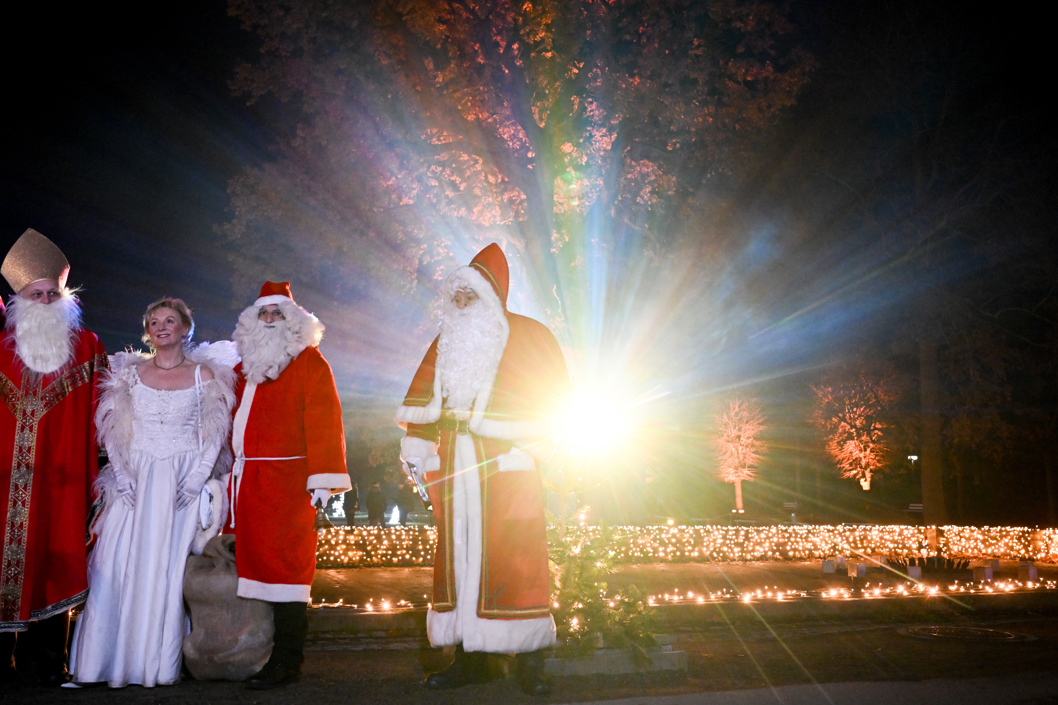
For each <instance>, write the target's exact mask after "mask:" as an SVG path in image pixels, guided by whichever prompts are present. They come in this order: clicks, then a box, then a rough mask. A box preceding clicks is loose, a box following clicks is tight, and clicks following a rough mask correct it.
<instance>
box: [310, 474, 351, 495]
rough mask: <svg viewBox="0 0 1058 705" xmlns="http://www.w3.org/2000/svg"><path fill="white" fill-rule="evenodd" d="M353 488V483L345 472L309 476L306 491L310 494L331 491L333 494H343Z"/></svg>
mask: <svg viewBox="0 0 1058 705" xmlns="http://www.w3.org/2000/svg"><path fill="white" fill-rule="evenodd" d="M352 487H353V483H352V482H350V481H349V475H348V474H347V473H344V472H321V473H318V474H316V475H309V479H308V482H306V483H305V489H306V490H307V491H309V492H312V491H313V490H330V491H331V494H341V493H342V492H345V491H346V490H349V489H352Z"/></svg>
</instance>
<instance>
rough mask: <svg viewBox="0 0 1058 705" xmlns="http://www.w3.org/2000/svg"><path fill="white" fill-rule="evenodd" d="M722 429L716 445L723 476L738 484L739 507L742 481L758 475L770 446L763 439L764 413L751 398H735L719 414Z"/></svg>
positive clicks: (739, 506)
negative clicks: (761, 462) (762, 460)
mask: <svg viewBox="0 0 1058 705" xmlns="http://www.w3.org/2000/svg"><path fill="white" fill-rule="evenodd" d="M716 426H717V430H718V432H719V437H718V438H717V442H716V448H717V453H718V456H719V460H720V463H719V470H718V473H719V475H720V479H722V480H723V481H724V482H730V483H733V484H734V485H735V511H736V512H738V513H740V514H741V513H742V512H743V511H745V510H744V509H743V506H742V483H743V482H744V481H748V480H752V479H753V478H754V477H756V475H757V465H758V464H759V463H760V461H761V458H762V457H763V454H764V451H765V450H767V446H766V445H765V444H764V442H763V441H762V440H761V439H760V434H761V433H762V432H763V431H764V414H762V413H761V410H760V407H759V406H757V405H756V404H755V403H753V402H751V401H746V400H744V399H740V398H737V397H736V398H734V399H731V400H729V401H728V402H727V409H726V410H725V411H724V412H723V413H720V414H718V415H717V416H716Z"/></svg>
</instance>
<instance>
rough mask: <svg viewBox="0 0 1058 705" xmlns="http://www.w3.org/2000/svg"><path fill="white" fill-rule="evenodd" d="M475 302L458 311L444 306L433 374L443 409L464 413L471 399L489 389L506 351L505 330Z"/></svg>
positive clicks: (470, 405) (505, 327)
mask: <svg viewBox="0 0 1058 705" xmlns="http://www.w3.org/2000/svg"><path fill="white" fill-rule="evenodd" d="M504 323H505V321H502V320H498V319H497V318H496V315H495V313H494V312H493V311H492V310H490V309H489V307H488V306H486V305H485V303H484V302H482V301H481V300H478V301H476V302H474V303H473V304H471V305H470V306H468V307H466V308H465V309H462V310H460V309H459V308H458V307H456V306H455V304H453V303H451V302H450V301H446V302H445V306H444V322H443V324H442V326H441V339H440V340H439V341H438V343H437V371H438V374H440V375H441V394H442V395H443V396H444V397H445V399H446V401H445V406H446V407H447V408H449V409H455V410H458V411H468V410H470V408H471V407H472V406H473V404H474V399H475V397H477V395H478V394H479V393H481V392H482V391H484V390H485V388H487V387H489V386H491V384H492V380H493V379H494V378H495V377H496V370H497V369H498V368H499V366H500V358H502V357H503V351H504V349H505V348H506V347H507V326H506V325H504Z"/></svg>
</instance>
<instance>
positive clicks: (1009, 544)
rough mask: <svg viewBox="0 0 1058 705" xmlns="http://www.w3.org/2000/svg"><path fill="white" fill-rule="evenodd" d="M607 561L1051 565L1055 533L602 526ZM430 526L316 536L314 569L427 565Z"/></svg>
mask: <svg viewBox="0 0 1058 705" xmlns="http://www.w3.org/2000/svg"><path fill="white" fill-rule="evenodd" d="M601 532H602V529H601V528H600V527H597V526H578V527H571V528H569V529H567V531H566V536H567V540H568V541H569V542H570V543H573V544H574V545H581V544H583V543H584V542H586V541H590V540H591V539H593V538H596V537H598V536H599V535H600V533H601ZM610 538H611V541H610V543H609V547H610V549H609V551H610V558H611V559H612V560H613V562H615V563H666V562H682V563H694V562H739V561H768V560H791V561H805V560H821V559H824V558H830V557H834V556H856V555H874V556H885V557H889V558H899V559H905V560H906V559H908V558H918V557H924V556H932V555H941V556H946V557H948V558H955V559H988V558H999V559H1007V560H1027V561H1035V562H1041V563H1048V562H1058V530H1055V529H1037V528H1032V527H1016V526H995V527H987V526H986V527H975V526H944V527H939V528H938V527H922V526H902V525H890V526H871V525H855V524H840V525H836V526H829V525H827V526H816V525H807V524H801V525H774V526H617V527H613V528H611V529H610ZM436 544H437V529H436V528H435V527H432V526H399V527H398V526H393V527H379V526H356V527H336V528H333V529H329V530H327V531H323V532H320V537H319V543H318V549H317V566H318V567H320V568H339V567H398V566H402V567H403V566H429V565H432V564H433V554H434V547H435V546H436Z"/></svg>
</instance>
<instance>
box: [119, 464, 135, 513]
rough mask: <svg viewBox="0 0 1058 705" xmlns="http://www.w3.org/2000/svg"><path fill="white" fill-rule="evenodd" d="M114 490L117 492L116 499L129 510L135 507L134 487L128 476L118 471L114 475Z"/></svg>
mask: <svg viewBox="0 0 1058 705" xmlns="http://www.w3.org/2000/svg"><path fill="white" fill-rule="evenodd" d="M114 489H115V490H117V493H118V499H120V500H121V503H122V504H124V505H125V506H126V507H128V508H129V509H135V507H136V486H135V485H133V484H132V478H131V477H129V474H128V473H126V472H122V471H120V470H118V471H116V472H115V473H114Z"/></svg>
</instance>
